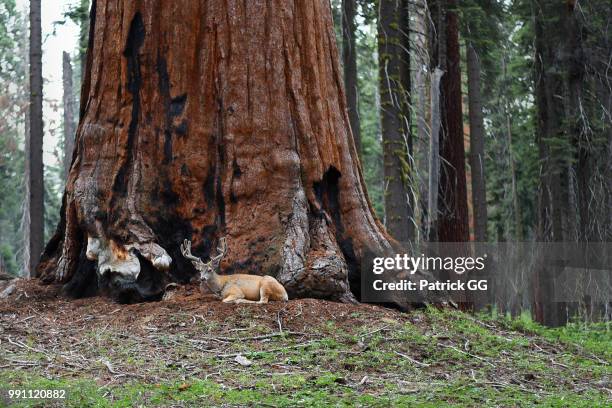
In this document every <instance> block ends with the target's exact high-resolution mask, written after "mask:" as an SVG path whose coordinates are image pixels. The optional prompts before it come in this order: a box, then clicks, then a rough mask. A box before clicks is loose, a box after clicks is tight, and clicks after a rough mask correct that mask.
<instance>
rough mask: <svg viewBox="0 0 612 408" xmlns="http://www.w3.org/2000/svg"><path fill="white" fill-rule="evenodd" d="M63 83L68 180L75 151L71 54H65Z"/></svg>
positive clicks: (65, 165) (65, 160)
mask: <svg viewBox="0 0 612 408" xmlns="http://www.w3.org/2000/svg"><path fill="white" fill-rule="evenodd" d="M62 68H63V71H62V82H63V85H64V97H63V102H64V180H67V179H68V173H69V171H70V164H71V163H72V152H73V151H74V132H75V129H74V90H73V87H72V63H71V62H70V54H68V53H67V52H66V51H64V54H63V66H62Z"/></svg>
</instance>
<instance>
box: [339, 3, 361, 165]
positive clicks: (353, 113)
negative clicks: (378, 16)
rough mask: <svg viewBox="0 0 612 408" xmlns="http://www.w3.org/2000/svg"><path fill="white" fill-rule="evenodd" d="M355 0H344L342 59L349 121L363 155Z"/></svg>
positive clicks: (356, 145)
mask: <svg viewBox="0 0 612 408" xmlns="http://www.w3.org/2000/svg"><path fill="white" fill-rule="evenodd" d="M356 8H357V5H356V3H355V0H342V61H343V63H344V64H343V66H344V90H345V92H346V103H347V106H348V115H349V121H350V123H351V131H352V133H353V139H355V147H356V148H357V153H358V154H359V155H361V129H360V125H359V103H358V94H359V93H358V89H359V88H358V82H357V48H356V47H355V16H356Z"/></svg>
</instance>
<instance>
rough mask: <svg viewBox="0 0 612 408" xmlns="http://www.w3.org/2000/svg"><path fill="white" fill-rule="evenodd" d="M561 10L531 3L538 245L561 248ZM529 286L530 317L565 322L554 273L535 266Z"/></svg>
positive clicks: (549, 323) (555, 323) (553, 323)
mask: <svg viewBox="0 0 612 408" xmlns="http://www.w3.org/2000/svg"><path fill="white" fill-rule="evenodd" d="M560 7H561V6H560V5H557V4H555V5H547V4H546V3H545V2H541V3H540V2H538V1H536V0H534V2H533V10H534V17H535V18H534V27H535V79H536V80H535V93H536V95H535V97H536V107H537V121H538V123H537V135H536V142H537V145H538V149H539V156H540V163H541V164H540V166H541V168H540V186H539V189H538V227H537V232H536V236H537V240H538V241H542V242H562V241H563V240H564V224H565V222H564V219H563V216H564V214H565V212H564V210H563V209H564V208H565V207H566V204H567V203H564V199H563V197H564V194H563V191H562V184H561V178H562V176H563V173H564V171H563V168H564V160H563V157H562V155H561V154H560V152H559V149H555V148H554V145H553V144H552V143H551V141H552V142H553V143H554V141H555V140H556V141H557V142H558V141H559V140H560V139H562V138H563V132H562V128H561V126H562V123H563V116H564V115H563V103H560V102H559V100H558V99H557V98H556V95H561V94H562V93H563V92H562V90H563V81H562V79H561V72H562V67H561V66H560V65H559V60H558V57H557V55H558V54H557V46H558V44H557V43H556V39H558V38H560V37H559V35H560V34H559V30H560V27H559V22H560V21H559V19H558V16H559V14H558V13H559V12H560ZM535 273H536V275H535V282H534V307H533V311H534V317H535V319H536V320H537V321H538V322H540V323H542V324H545V325H547V326H560V325H563V324H564V323H565V322H566V314H565V313H564V309H565V304H563V303H562V302H554V301H553V300H554V279H555V273H556V270H555V267H554V266H551V265H545V264H542V265H539V266H538V267H537V268H536V272H535Z"/></svg>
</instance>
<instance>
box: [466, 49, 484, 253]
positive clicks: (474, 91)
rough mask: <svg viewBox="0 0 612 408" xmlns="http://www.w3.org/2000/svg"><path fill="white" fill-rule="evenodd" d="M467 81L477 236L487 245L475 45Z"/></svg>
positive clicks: (468, 52)
mask: <svg viewBox="0 0 612 408" xmlns="http://www.w3.org/2000/svg"><path fill="white" fill-rule="evenodd" d="M467 77H468V103H469V116H470V169H471V171H472V204H473V206H474V236H475V238H476V242H487V188H486V182H485V174H484V165H485V163H484V162H485V159H484V121H483V115H482V98H481V94H480V61H479V60H478V54H477V53H476V50H475V49H474V47H473V45H472V44H468V45H467Z"/></svg>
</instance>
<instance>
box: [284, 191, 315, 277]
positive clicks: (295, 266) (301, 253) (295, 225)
mask: <svg viewBox="0 0 612 408" xmlns="http://www.w3.org/2000/svg"><path fill="white" fill-rule="evenodd" d="M307 211H308V209H307V206H306V195H305V194H304V191H303V190H302V188H298V189H297V191H296V193H295V195H294V196H293V208H292V212H291V215H290V216H289V218H288V219H287V224H286V226H285V231H286V235H285V236H286V238H285V243H284V244H283V249H282V251H283V255H282V256H283V269H282V271H281V273H280V274H279V276H278V281H279V282H281V283H283V284H285V283H287V282H288V281H289V280H291V279H292V278H294V276H295V274H296V273H297V272H299V271H301V270H303V269H304V266H305V263H306V256H307V251H308V247H309V246H310V236H309V234H308V212H307Z"/></svg>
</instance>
